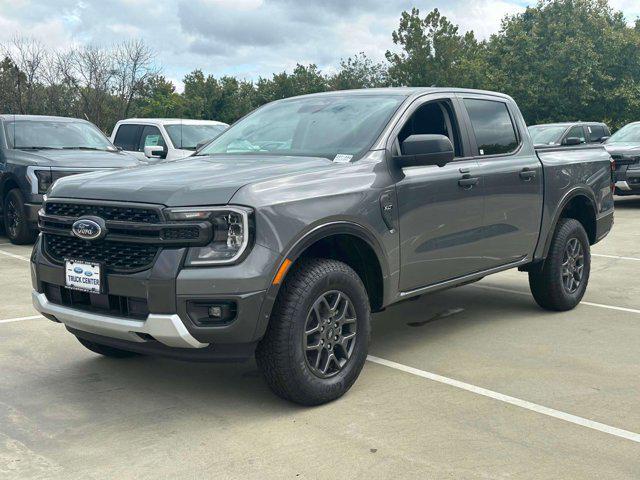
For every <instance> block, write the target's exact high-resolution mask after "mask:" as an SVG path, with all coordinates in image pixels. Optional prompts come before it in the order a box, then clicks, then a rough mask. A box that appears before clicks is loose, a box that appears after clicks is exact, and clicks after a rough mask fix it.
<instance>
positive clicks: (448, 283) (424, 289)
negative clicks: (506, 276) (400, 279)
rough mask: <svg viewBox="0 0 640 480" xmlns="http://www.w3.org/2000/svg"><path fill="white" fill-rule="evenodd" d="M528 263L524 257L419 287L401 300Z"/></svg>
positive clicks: (462, 283)
mask: <svg viewBox="0 0 640 480" xmlns="http://www.w3.org/2000/svg"><path fill="white" fill-rule="evenodd" d="M527 263H530V260H529V259H528V258H527V257H524V258H522V259H520V260H518V261H517V262H512V263H507V264H506V265H501V266H499V267H493V268H490V269H488V270H482V271H481V272H476V273H471V274H469V275H465V276H462V277H456V278H454V279H452V280H446V281H444V282H440V283H434V284H433V285H427V286H426V287H419V288H415V289H413V290H408V291H406V292H400V298H402V299H404V298H407V297H413V296H414V295H422V294H423V293H429V292H435V291H437V290H443V289H445V288H452V287H460V286H462V285H464V284H467V283H472V282H475V281H477V280H480V279H482V277H486V276H487V275H492V274H494V273H498V272H502V271H503V270H510V269H512V268H516V267H519V266H521V265H525V264H527Z"/></svg>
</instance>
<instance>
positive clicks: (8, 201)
mask: <svg viewBox="0 0 640 480" xmlns="http://www.w3.org/2000/svg"><path fill="white" fill-rule="evenodd" d="M138 164H139V162H138V161H137V160H136V159H135V158H133V157H131V156H130V155H127V154H124V153H122V152H120V151H119V150H118V149H117V148H116V147H114V146H113V145H112V144H111V142H110V141H109V140H108V139H107V137H105V135H104V134H103V133H102V132H101V131H100V130H99V129H98V128H97V127H96V126H95V125H93V124H92V123H90V122H87V121H86V120H80V119H77V118H64V117H45V116H37V115H0V212H1V214H2V216H1V217H0V218H1V219H2V221H1V222H0V223H3V224H4V229H5V232H6V235H7V236H8V237H9V240H10V241H11V242H13V243H17V244H23V243H31V242H33V241H34V240H35V237H36V235H37V233H38V229H37V224H38V210H40V207H41V205H42V196H43V195H44V194H45V193H46V192H47V190H48V189H49V188H50V187H51V185H52V184H53V183H54V182H55V181H56V180H58V179H59V178H62V177H65V176H68V175H74V174H77V173H84V172H90V171H94V170H99V169H115V168H122V167H130V166H134V165H138Z"/></svg>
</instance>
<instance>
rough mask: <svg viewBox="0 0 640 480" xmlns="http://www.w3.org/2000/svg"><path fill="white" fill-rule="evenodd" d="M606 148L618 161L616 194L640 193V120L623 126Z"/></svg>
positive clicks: (607, 142) (606, 143) (616, 161)
mask: <svg viewBox="0 0 640 480" xmlns="http://www.w3.org/2000/svg"><path fill="white" fill-rule="evenodd" d="M605 148H606V149H607V151H608V152H609V153H610V154H611V156H612V157H613V159H614V160H615V163H616V173H615V180H616V194H618V195H640V122H634V123H630V124H628V125H626V126H624V127H622V128H621V129H620V130H618V131H617V132H616V133H614V134H613V136H612V137H611V138H610V139H609V140H607V141H606V142H605Z"/></svg>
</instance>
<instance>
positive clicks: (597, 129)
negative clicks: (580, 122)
mask: <svg viewBox="0 0 640 480" xmlns="http://www.w3.org/2000/svg"><path fill="white" fill-rule="evenodd" d="M588 129H589V130H590V132H589V141H590V142H599V141H600V140H601V139H602V137H604V136H606V135H607V134H606V132H605V131H604V127H603V126H602V125H591V126H590V127H588Z"/></svg>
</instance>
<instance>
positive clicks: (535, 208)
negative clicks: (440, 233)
mask: <svg viewBox="0 0 640 480" xmlns="http://www.w3.org/2000/svg"><path fill="white" fill-rule="evenodd" d="M461 97H462V98H461V100H462V104H463V105H464V109H465V112H466V114H467V121H468V122H469V124H470V126H471V128H470V129H469V135H470V138H471V143H472V148H473V149H474V154H475V156H476V157H475V158H476V160H477V161H478V164H479V167H478V168H479V174H480V176H481V177H482V178H483V180H484V229H483V241H482V244H481V246H480V250H481V251H482V252H484V255H485V265H486V267H487V268H493V267H499V266H502V265H506V264H510V263H514V262H517V261H520V260H522V259H524V258H525V257H527V256H528V255H530V254H532V253H533V251H534V249H535V246H536V244H537V241H538V235H539V231H540V221H541V218H542V200H543V198H542V197H543V191H542V185H543V178H542V164H541V163H540V161H539V160H538V157H537V155H536V153H535V150H534V149H533V147H532V146H531V145H530V144H525V143H524V142H523V138H524V137H523V132H524V131H525V128H526V126H525V125H524V121H523V120H522V116H521V115H520V113H519V111H518V110H517V107H516V106H515V104H514V103H512V102H509V101H508V100H507V99H504V98H502V97H491V96H481V95H472V94H469V95H461Z"/></svg>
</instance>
